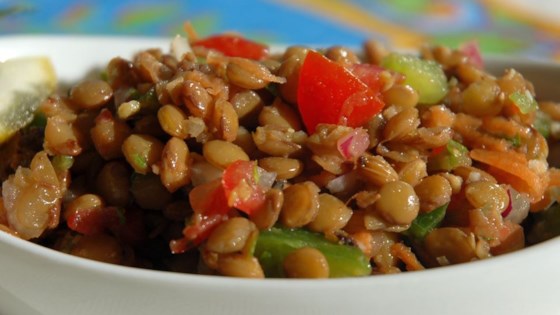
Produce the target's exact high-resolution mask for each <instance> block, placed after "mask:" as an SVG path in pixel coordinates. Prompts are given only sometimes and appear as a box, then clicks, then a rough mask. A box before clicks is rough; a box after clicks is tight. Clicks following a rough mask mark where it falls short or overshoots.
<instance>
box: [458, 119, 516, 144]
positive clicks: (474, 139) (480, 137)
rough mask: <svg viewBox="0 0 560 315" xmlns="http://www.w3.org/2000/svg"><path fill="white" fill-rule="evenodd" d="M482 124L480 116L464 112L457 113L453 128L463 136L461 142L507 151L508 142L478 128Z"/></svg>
mask: <svg viewBox="0 0 560 315" xmlns="http://www.w3.org/2000/svg"><path fill="white" fill-rule="evenodd" d="M481 125H482V121H481V120H480V118H476V117H473V116H470V115H466V114H462V113H460V114H457V115H456V118H455V123H454V124H453V130H455V132H457V133H458V134H459V135H461V137H462V138H463V141H462V142H463V144H465V145H467V146H468V147H474V148H487V149H491V150H493V151H507V150H509V147H510V144H509V143H508V141H507V140H505V139H502V138H496V137H494V136H491V135H489V134H487V133H483V132H481V131H480V130H479V128H480V127H481Z"/></svg>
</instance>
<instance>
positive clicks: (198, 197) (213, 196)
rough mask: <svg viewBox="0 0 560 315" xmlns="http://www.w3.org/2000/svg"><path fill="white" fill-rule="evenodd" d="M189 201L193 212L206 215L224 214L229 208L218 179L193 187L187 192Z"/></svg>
mask: <svg viewBox="0 0 560 315" xmlns="http://www.w3.org/2000/svg"><path fill="white" fill-rule="evenodd" d="M189 202H190V204H191V207H192V209H193V211H194V212H195V213H199V214H204V215H207V216H210V215H214V214H226V213H228V211H229V210H230V207H229V206H228V203H227V199H226V194H225V191H224V187H223V186H222V183H221V181H220V179H216V180H213V181H210V182H208V183H204V184H202V185H198V186H196V187H194V188H193V189H192V190H191V192H190V193H189Z"/></svg>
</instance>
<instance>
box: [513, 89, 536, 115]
mask: <svg viewBox="0 0 560 315" xmlns="http://www.w3.org/2000/svg"><path fill="white" fill-rule="evenodd" d="M509 99H510V100H511V101H512V102H513V104H515V106H517V108H519V111H520V112H521V113H522V114H528V113H531V112H534V111H535V110H537V109H538V108H539V104H538V103H537V101H535V98H533V95H531V92H529V91H528V90H525V92H519V91H515V92H513V93H511V94H510V95H509Z"/></svg>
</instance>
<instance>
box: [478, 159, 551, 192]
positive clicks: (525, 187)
mask: <svg viewBox="0 0 560 315" xmlns="http://www.w3.org/2000/svg"><path fill="white" fill-rule="evenodd" d="M470 156H471V158H472V159H473V160H475V161H479V162H482V163H484V164H486V165H488V166H490V168H489V169H488V172H489V173H490V174H492V175H493V176H494V177H496V179H498V180H499V181H500V182H504V183H507V184H510V185H511V186H512V187H513V188H515V189H516V190H517V191H520V192H525V193H527V194H529V197H530V198H531V202H532V203H536V202H537V201H539V200H541V199H542V198H543V195H544V192H545V190H546V187H547V184H548V180H546V179H545V178H543V177H541V176H539V175H538V174H536V173H535V172H533V171H532V170H531V169H530V168H529V166H528V163H527V159H526V158H525V156H524V155H523V154H520V153H517V152H513V151H508V152H502V151H491V150H484V149H474V150H472V151H471V152H470Z"/></svg>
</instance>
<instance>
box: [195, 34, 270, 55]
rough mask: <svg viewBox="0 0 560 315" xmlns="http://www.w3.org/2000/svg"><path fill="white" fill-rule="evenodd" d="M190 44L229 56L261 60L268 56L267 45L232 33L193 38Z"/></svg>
mask: <svg viewBox="0 0 560 315" xmlns="http://www.w3.org/2000/svg"><path fill="white" fill-rule="evenodd" d="M191 46H192V47H196V46H202V47H206V48H208V49H215V50H218V51H220V52H222V53H223V54H224V55H226V56H230V57H242V58H249V59H254V60H262V59H264V58H265V57H266V56H268V46H266V45H263V44H260V43H257V42H254V41H252V40H248V39H246V38H243V37H241V36H238V35H233V34H221V35H214V36H210V37H206V38H203V39H199V40H195V41H193V42H192V43H191Z"/></svg>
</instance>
